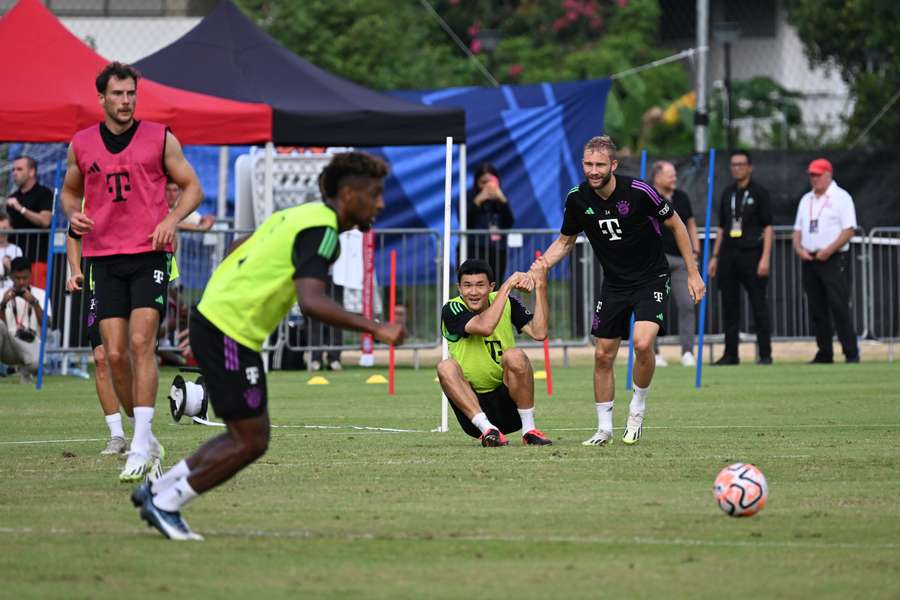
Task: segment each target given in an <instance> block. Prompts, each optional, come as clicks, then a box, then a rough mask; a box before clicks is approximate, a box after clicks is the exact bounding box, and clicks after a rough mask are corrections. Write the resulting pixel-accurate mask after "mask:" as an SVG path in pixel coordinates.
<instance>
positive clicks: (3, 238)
mask: <svg viewBox="0 0 900 600" xmlns="http://www.w3.org/2000/svg"><path fill="white" fill-rule="evenodd" d="M11 229H12V225H11V224H10V222H9V215H8V214H6V213H5V212H4V211H3V210H0V295H2V294H3V292H5V291H6V290H8V289H9V288H11V287H12V276H11V274H10V267H11V266H12V261H13V259H15V258H19V257H20V256H22V249H21V248H19V247H18V246H17V245H15V244H13V243H12V242H10V241H9V234H8V233H7V232H8V231H10V230H11Z"/></svg>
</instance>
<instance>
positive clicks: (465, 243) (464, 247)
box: [457, 144, 469, 264]
mask: <svg viewBox="0 0 900 600" xmlns="http://www.w3.org/2000/svg"><path fill="white" fill-rule="evenodd" d="M466 193H467V190H466V145H465V144H460V145H459V213H457V214H459V230H460V231H462V232H463V234H462V235H461V236H460V238H459V264H462V263H463V262H465V260H466V259H467V258H469V256H468V254H467V251H468V247H469V237H468V235H467V234H466V231H468V229H469V204H468V202H467V198H466Z"/></svg>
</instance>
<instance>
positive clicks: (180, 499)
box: [153, 477, 199, 512]
mask: <svg viewBox="0 0 900 600" xmlns="http://www.w3.org/2000/svg"><path fill="white" fill-rule="evenodd" d="M198 495H199V494H197V492H195V491H194V488H192V487H191V484H189V483H188V480H187V477H182V478H181V479H179V480H178V481H176V482H175V483H174V484H173V485H170V486H169V487H168V488H167V489H165V490H163V491H162V492H160V493H159V494H157V495H156V496H154V497H153V504H155V505H156V507H157V508H159V509H161V510H167V511H169V512H175V511H179V510H181V507H182V506H184V505H185V504H187V503H188V502H190V501H191V500H193V499H194V498H196V497H197V496H198Z"/></svg>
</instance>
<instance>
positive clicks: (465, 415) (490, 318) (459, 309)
mask: <svg viewBox="0 0 900 600" xmlns="http://www.w3.org/2000/svg"><path fill="white" fill-rule="evenodd" d="M533 272H534V273H535V275H534V279H533V280H532V276H531V275H529V274H528V273H513V274H512V275H511V276H510V277H509V279H507V280H506V281H505V282H504V283H503V285H501V286H500V289H499V290H497V291H496V292H495V291H493V290H494V286H495V282H494V273H493V271H492V269H491V267H490V266H489V265H488V264H487V263H486V262H485V261H483V260H478V259H470V260H467V261H466V262H464V263H463V264H462V265H460V267H459V270H458V271H457V280H458V284H459V296H457V297H456V298H452V299H451V300H450V301H449V302H447V304H445V305H444V308H443V310H442V311H441V321H442V330H443V334H444V337H445V338H447V341H448V343H449V346H450V356H451V358H448V359H447V360H444V361H441V362H440V363H439V364H438V367H437V372H438V378H439V379H440V382H441V387H442V388H443V389H444V393H445V394H446V395H447V398H449V399H450V405H451V406H452V407H453V412H454V413H456V418H457V420H458V421H459V424H460V426H461V427H462V429H463V431H465V432H466V433H468V434H469V435H470V436H472V437H474V438H480V439H481V445H482V446H506V445H507V444H508V443H509V442H507V440H506V435H505V434H507V433H512V432H513V431H518V430H520V429H521V430H522V443H523V444H526V445H531V446H546V445H548V444H551V443H552V442H551V441H550V440H549V439H547V437H545V436H544V434H543V433H542V432H541V430H540V429H537V428H536V427H535V426H534V371H533V370H532V368H531V362H530V361H529V360H528V356H526V354H525V352H523V351H522V350H520V349H518V348H516V338H515V331H519V332H525V333H526V334H527V335H529V336H530V337H532V338H534V339H535V340H543V339H544V338H546V337H547V313H548V311H549V308H548V302H547V269H546V268H544V269H542V270H541V269H535V271H533ZM513 289H519V290H523V291H531V290H532V289H534V292H535V294H536V299H535V309H534V315H532V314H530V313H529V312H528V311H527V310H525V307H524V306H522V304H521V303H520V302H519V301H518V300H516V299H515V298H514V297H512V296H510V295H509V293H510V292H511V291H512V290H513ZM514 329H515V331H514Z"/></svg>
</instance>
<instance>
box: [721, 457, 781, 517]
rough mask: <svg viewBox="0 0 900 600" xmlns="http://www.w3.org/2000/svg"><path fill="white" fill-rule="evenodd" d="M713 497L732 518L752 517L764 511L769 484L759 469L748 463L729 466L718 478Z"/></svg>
mask: <svg viewBox="0 0 900 600" xmlns="http://www.w3.org/2000/svg"><path fill="white" fill-rule="evenodd" d="M713 495H714V496H715V497H716V502H718V503H719V508H721V509H722V510H723V511H725V514H727V515H729V516H732V517H750V516H753V515H755V514H756V513H758V512H759V511H761V510H762V508H763V507H764V506H765V505H766V499H768V497H769V484H767V483H766V478H765V476H764V475H763V474H762V471H760V470H759V469H758V468H756V467H755V466H753V465H750V464H747V463H734V464H733V465H728V466H727V467H725V468H724V469H722V470H721V471H719V474H718V476H716V482H715V483H714V484H713Z"/></svg>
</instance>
